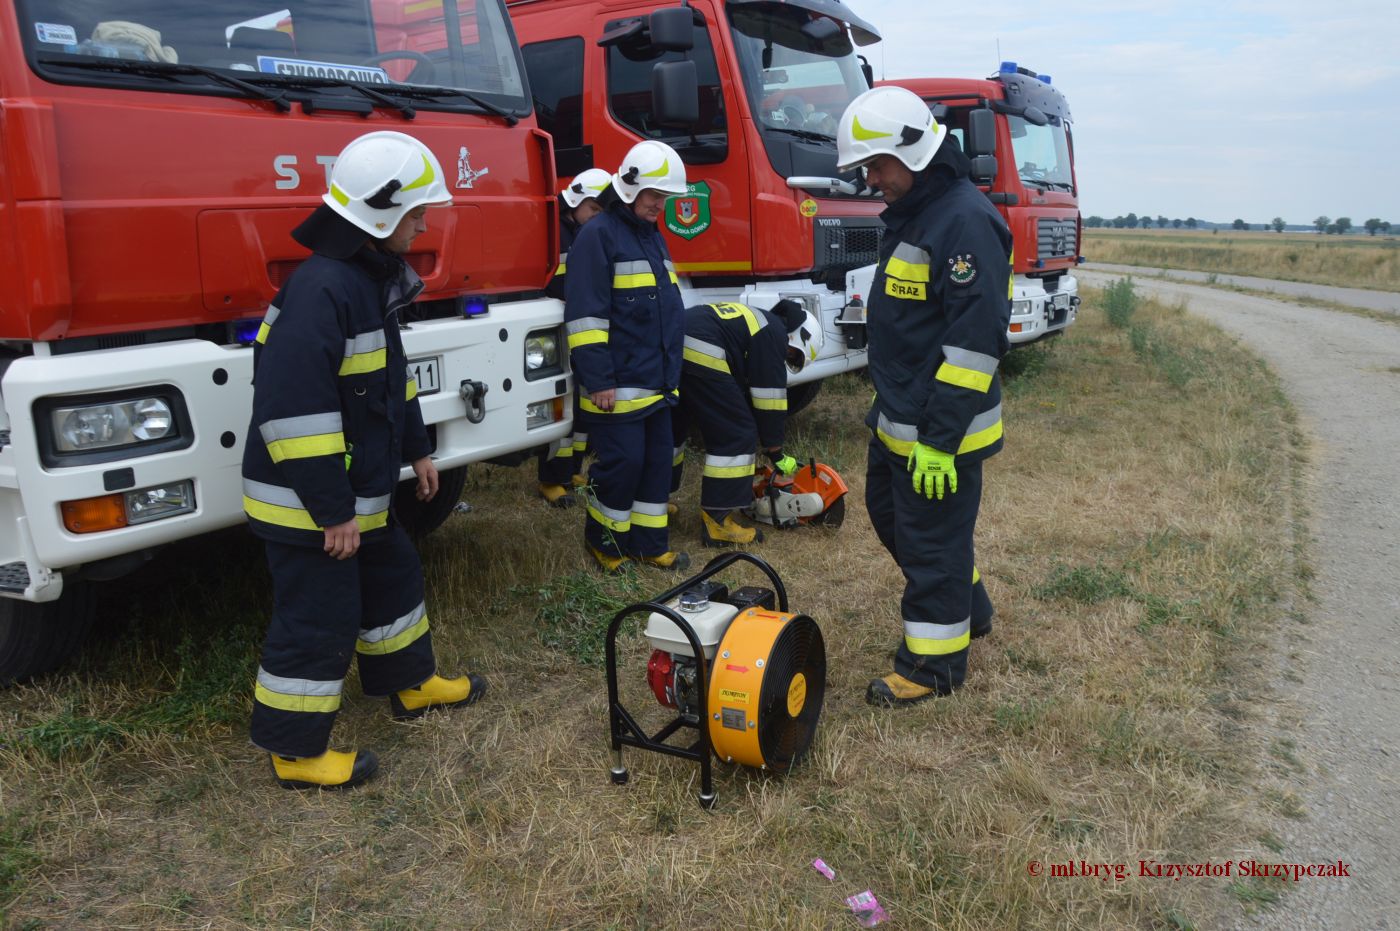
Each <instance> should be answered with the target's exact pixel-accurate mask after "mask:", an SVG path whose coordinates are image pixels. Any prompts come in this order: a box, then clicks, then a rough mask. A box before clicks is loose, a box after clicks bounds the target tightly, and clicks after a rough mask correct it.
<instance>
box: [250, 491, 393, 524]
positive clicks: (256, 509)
mask: <svg viewBox="0 0 1400 931" xmlns="http://www.w3.org/2000/svg"><path fill="white" fill-rule="evenodd" d="M243 512H244V513H245V514H247V515H248V516H249V517H251V518H253V519H254V520H259V521H262V522H263V523H264V524H274V525H276V526H278V527H290V528H291V529H293V530H323V529H325V528H323V527H322V526H321V525H320V524H318V523H316V521H315V520H314V519H313V518H312V516H311V512H310V511H308V510H306V509H305V508H289V507H286V506H285V505H281V504H268V503H267V502H266V501H259V500H257V499H256V498H250V497H248V496H247V495H244V496H243ZM355 523H356V525H357V526H358V527H359V528H360V530H361V531H368V530H378V529H379V528H380V527H385V526H387V525H388V523H389V509H388V508H385V509H384V510H382V511H378V512H376V513H374V514H356V515H355Z"/></svg>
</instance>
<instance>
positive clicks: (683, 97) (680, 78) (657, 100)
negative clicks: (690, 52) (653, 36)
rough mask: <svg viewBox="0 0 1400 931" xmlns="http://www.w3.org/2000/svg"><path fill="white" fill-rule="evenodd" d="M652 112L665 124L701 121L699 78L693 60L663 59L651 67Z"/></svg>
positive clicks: (686, 124)
mask: <svg viewBox="0 0 1400 931" xmlns="http://www.w3.org/2000/svg"><path fill="white" fill-rule="evenodd" d="M651 113H652V117H653V118H654V119H655V120H656V122H657V123H659V124H660V125H662V126H676V127H680V128H682V129H690V128H692V127H694V126H695V124H696V123H698V122H700V81H699V78H698V76H697V73H696V71H695V62H693V61H689V60H687V61H663V62H658V63H657V64H656V65H655V66H654V67H653V68H652V69H651Z"/></svg>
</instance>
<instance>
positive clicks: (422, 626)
mask: <svg viewBox="0 0 1400 931" xmlns="http://www.w3.org/2000/svg"><path fill="white" fill-rule="evenodd" d="M427 632H428V616H427V615H426V614H425V615H423V616H422V617H421V618H419V619H418V623H417V624H414V625H413V626H412V627H410V628H409V629H408V630H406V631H404V632H403V633H401V634H397V635H395V636H393V637H390V638H388V639H387V640H377V641H375V642H374V643H369V642H367V641H364V640H356V641H355V652H356V653H366V654H372V655H374V656H384V655H386V654H389V653H396V652H398V651H399V650H402V649H403V648H404V647H406V646H408V645H409V644H410V643H412V642H413V641H415V640H417V639H418V638H419V637H421V636H423V635H424V634H425V633H427Z"/></svg>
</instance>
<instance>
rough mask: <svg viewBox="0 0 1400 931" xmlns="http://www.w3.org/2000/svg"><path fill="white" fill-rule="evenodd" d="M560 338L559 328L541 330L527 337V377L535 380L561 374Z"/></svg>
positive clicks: (562, 368)
mask: <svg viewBox="0 0 1400 931" xmlns="http://www.w3.org/2000/svg"><path fill="white" fill-rule="evenodd" d="M559 346H560V339H559V333H558V331H557V330H539V331H537V332H534V333H531V334H529V335H528V336H526V337H525V377H526V378H527V379H528V380H530V381H534V380H535V379H537V378H547V377H549V376H551V375H561V374H563V372H564V366H563V364H562V362H561V360H560V353H559Z"/></svg>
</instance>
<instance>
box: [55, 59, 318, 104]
mask: <svg viewBox="0 0 1400 931" xmlns="http://www.w3.org/2000/svg"><path fill="white" fill-rule="evenodd" d="M39 60H40V61H41V62H43V63H44V64H47V65H61V66H63V67H65V68H87V69H89V70H92V71H118V72H121V73H123V74H140V75H147V76H150V77H159V78H171V79H174V78H176V77H178V76H180V75H182V74H183V75H198V76H200V77H205V78H208V79H209V80H211V81H214V82H217V83H219V84H222V85H224V86H225V87H232V88H234V89H235V90H240V91H242V92H243V93H245V94H247V95H248V96H250V97H257V98H260V99H262V100H266V101H269V102H271V103H273V104H276V106H277V109H278V110H281V111H282V112H283V113H286V112H288V111H290V110H291V109H292V105H291V103H290V102H289V101H288V100H287V98H286V97H284V96H283V95H282V94H281V92H279V91H275V90H271V89H269V88H266V87H259V86H258V85H256V84H249V83H248V82H247V81H241V80H239V79H238V78H235V77H233V76H232V75H228V74H224V73H223V72H222V71H215V70H214V69H213V68H203V67H200V66H199V65H177V64H171V63H170V62H163V61H137V60H135V59H131V58H94V59H91V60H88V61H84V60H77V61H72V60H68V59H58V58H52V57H48V56H45V57H43V58H40V59H39Z"/></svg>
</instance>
